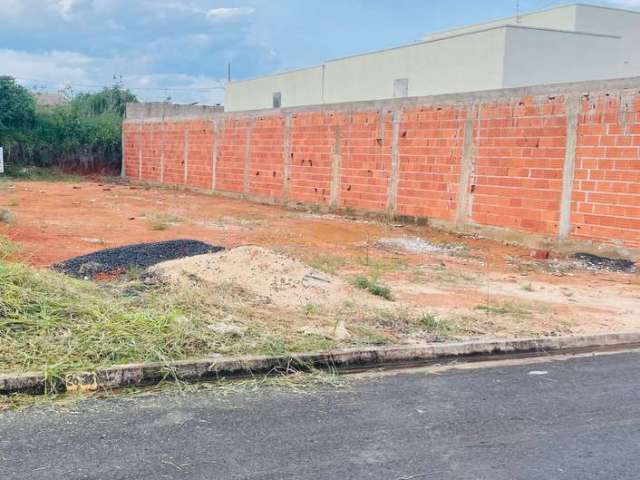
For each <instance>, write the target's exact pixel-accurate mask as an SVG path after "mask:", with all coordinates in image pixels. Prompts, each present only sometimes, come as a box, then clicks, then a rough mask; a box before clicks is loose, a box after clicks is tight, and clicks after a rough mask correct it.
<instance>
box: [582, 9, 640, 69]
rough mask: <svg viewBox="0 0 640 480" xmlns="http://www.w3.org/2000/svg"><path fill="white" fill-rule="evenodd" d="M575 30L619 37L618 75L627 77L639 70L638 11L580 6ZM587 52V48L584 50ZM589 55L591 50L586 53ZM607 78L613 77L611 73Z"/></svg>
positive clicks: (639, 16) (639, 35)
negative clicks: (619, 69) (619, 70)
mask: <svg viewBox="0 0 640 480" xmlns="http://www.w3.org/2000/svg"><path fill="white" fill-rule="evenodd" d="M576 30H579V31H583V32H598V33H603V34H608V35H618V36H620V37H621V41H620V44H619V47H618V48H619V51H618V54H619V59H620V65H621V66H620V68H621V69H622V70H621V72H620V74H619V75H618V76H620V77H629V76H632V75H638V72H640V49H639V48H638V45H640V12H633V11H629V10H617V9H612V8H605V7H589V6H580V7H579V8H578V10H577V18H576ZM585 51H587V52H588V50H585ZM588 54H589V56H590V55H591V52H589V53H588ZM609 78H613V76H612V75H610V76H609Z"/></svg>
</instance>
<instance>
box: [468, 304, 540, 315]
mask: <svg viewBox="0 0 640 480" xmlns="http://www.w3.org/2000/svg"><path fill="white" fill-rule="evenodd" d="M474 310H478V311H481V312H484V313H486V314H487V315H510V316H512V317H529V316H531V313H532V312H531V310H530V309H529V308H528V307H527V306H526V305H525V304H521V303H517V302H490V303H486V304H483V305H476V306H475V307H474Z"/></svg>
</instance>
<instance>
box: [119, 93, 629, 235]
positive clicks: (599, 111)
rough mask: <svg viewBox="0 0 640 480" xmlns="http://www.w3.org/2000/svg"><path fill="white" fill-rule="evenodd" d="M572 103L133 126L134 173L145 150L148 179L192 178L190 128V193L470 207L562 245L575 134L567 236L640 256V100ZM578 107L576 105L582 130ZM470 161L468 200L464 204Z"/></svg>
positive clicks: (412, 107) (620, 96)
mask: <svg viewBox="0 0 640 480" xmlns="http://www.w3.org/2000/svg"><path fill="white" fill-rule="evenodd" d="M581 92H582V91H581ZM571 95H572V96H571V97H570V95H569V94H568V93H566V92H565V93H561V94H558V95H549V94H547V95H537V96H524V97H523V96H515V95H514V96H511V97H509V96H507V95H504V96H496V97H495V98H494V99H487V100H483V101H476V102H475V103H473V104H466V103H455V102H453V103H450V104H444V105H437V104H436V105H431V104H429V105H424V106H420V102H413V103H408V104H407V105H405V106H403V105H402V104H400V105H398V104H392V103H390V104H389V105H388V108H385V105H384V104H382V107H381V104H375V105H373V104H372V105H371V106H370V107H367V106H362V105H359V106H357V107H353V108H351V107H350V106H345V107H341V108H335V107H334V108H321V107H315V108H309V109H308V110H298V111H293V112H286V111H275V110H274V111H273V112H266V113H264V114H261V115H249V114H242V113H239V114H233V115H232V114H226V115H219V116H217V117H216V118H214V119H211V118H208V119H205V118H202V119H190V120H179V119H168V120H166V121H165V122H160V121H158V120H157V119H156V120H153V119H148V120H147V121H145V122H142V123H137V122H136V120H128V121H127V122H125V125H124V127H123V147H124V163H125V164H124V173H125V175H126V176H128V177H131V178H134V179H137V178H138V158H139V153H140V152H141V153H142V180H146V181H152V182H158V181H160V178H161V175H163V177H164V182H165V183H168V184H183V183H185V177H184V175H185V165H184V160H185V132H188V149H187V150H188V151H187V158H188V162H187V169H186V171H187V179H186V184H187V185H188V186H192V187H197V188H201V189H211V188H212V187H213V184H214V179H215V189H216V190H218V191H221V192H235V193H239V194H250V195H252V196H256V197H259V198H264V199H271V200H276V201H277V200H285V199H286V200H292V201H298V202H304V203H309V204H318V205H325V206H326V205H330V204H331V202H332V200H335V201H336V206H337V207H341V208H354V209H357V210H365V211H372V212H386V211H387V209H388V206H389V204H390V200H391V199H395V211H394V213H396V214H398V215H409V216H418V217H428V218H432V219H438V220H445V221H452V220H454V219H457V218H460V212H462V215H461V216H462V218H466V219H467V221H468V222H470V223H472V224H476V225H488V226H496V227H502V228H507V229H513V230H518V231H521V232H530V233H535V234H540V235H544V236H548V237H558V236H559V235H560V233H561V228H560V217H561V210H562V209H561V200H562V198H563V175H564V168H565V157H566V156H567V155H569V158H572V156H571V152H569V153H567V152H566V148H567V145H568V144H569V145H570V144H571V141H568V140H569V139H573V138H575V139H576V152H575V170H574V176H573V190H572V191H571V192H570V194H571V203H570V205H569V204H566V205H567V207H569V206H570V214H571V215H570V223H571V225H570V232H569V238H573V239H578V240H595V241H600V242H606V243H617V244H621V245H625V246H630V247H640V94H639V93H638V90H637V89H635V90H624V91H620V90H619V91H617V92H613V93H611V92H609V93H606V92H605V93H596V94H591V95H589V96H584V97H580V98H579V97H578V96H577V95H579V94H578V93H576V92H572V93H571ZM570 102H571V104H572V105H575V104H576V102H578V104H579V106H580V108H579V112H578V117H577V120H576V121H577V128H576V129H575V130H574V131H568V126H569V125H573V123H571V122H569V121H568V115H569V111H570V109H569V107H568V105H569V103H570ZM394 112H395V113H394ZM467 122H473V123H472V126H473V128H470V129H465V124H467ZM163 128H164V133H163ZM466 132H471V134H472V135H473V137H472V138H470V139H465V133H466ZM394 137H395V138H394ZM395 140H397V144H396V147H395V148H394V141H395ZM465 140H467V141H465ZM214 148H217V150H216V151H215V152H214ZM247 148H248V149H249V151H247ZM465 148H466V149H467V150H466V151H465ZM163 152H164V169H163V171H161V170H162V169H161V162H160V158H161V157H162V153H163ZM465 153H466V155H465ZM285 157H286V158H285ZM465 159H466V160H465ZM395 161H397V165H398V169H397V172H396V177H395V178H397V191H396V195H395V196H394V195H392V194H391V193H392V192H391V189H392V181H391V180H392V178H394V175H393V172H392V170H393V165H394V164H395ZM214 162H215V165H216V170H215V172H214V171H213V165H214ZM466 162H468V163H466ZM463 163H464V164H465V165H468V166H469V169H470V175H469V180H468V183H469V191H468V192H467V193H466V195H463V197H467V198H466V199H465V200H466V201H465V204H464V205H458V198H459V193H461V192H459V185H460V181H461V175H462V172H463ZM334 171H335V172H336V173H337V175H338V176H337V177H335V178H334V176H333V175H334ZM465 171H466V170H465ZM568 171H569V172H571V169H569V170H568ZM287 172H288V175H287V178H286V179H285V178H284V177H285V174H287ZM568 178H570V177H568ZM332 186H333V187H334V188H336V191H335V192H334V193H335V195H334V196H333V197H332ZM462 193H464V192H462ZM568 194H569V192H565V197H567V196H568ZM391 203H393V202H391ZM564 211H568V210H564ZM563 218H564V217H563ZM563 232H564V230H563Z"/></svg>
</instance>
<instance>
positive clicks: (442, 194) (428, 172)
mask: <svg viewBox="0 0 640 480" xmlns="http://www.w3.org/2000/svg"><path fill="white" fill-rule="evenodd" d="M466 116H467V113H466V109H464V108H454V107H445V108H442V107H425V108H419V109H413V110H409V111H407V112H404V114H403V115H402V121H401V122H400V131H399V136H398V145H399V148H400V171H399V185H398V213H400V214H402V215H412V216H419V217H433V218H439V219H444V220H452V219H453V218H454V217H455V214H456V208H457V194H458V183H459V181H460V167H461V160H462V150H463V145H464V124H465V119H466Z"/></svg>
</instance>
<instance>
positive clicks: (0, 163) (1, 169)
mask: <svg viewBox="0 0 640 480" xmlns="http://www.w3.org/2000/svg"><path fill="white" fill-rule="evenodd" d="M120 152H122V153H121V155H122V157H121V160H120V177H122V178H124V176H125V170H126V169H125V161H126V158H127V152H126V150H125V141H124V123H123V124H122V130H121V132H120ZM3 160H4V156H3V152H2V147H0V174H1V173H4V162H3Z"/></svg>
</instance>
